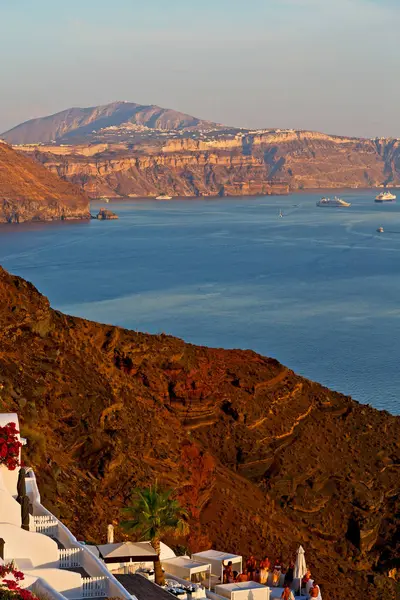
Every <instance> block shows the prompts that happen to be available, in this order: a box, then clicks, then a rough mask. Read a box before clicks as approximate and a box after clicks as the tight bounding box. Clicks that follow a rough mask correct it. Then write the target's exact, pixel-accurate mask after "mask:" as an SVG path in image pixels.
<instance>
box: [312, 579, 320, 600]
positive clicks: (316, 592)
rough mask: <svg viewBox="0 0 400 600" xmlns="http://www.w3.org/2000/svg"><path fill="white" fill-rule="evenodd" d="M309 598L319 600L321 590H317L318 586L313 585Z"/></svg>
mask: <svg viewBox="0 0 400 600" xmlns="http://www.w3.org/2000/svg"><path fill="white" fill-rule="evenodd" d="M310 598H316V599H317V600H321V590H320V589H319V585H317V584H316V583H313V586H312V588H311V589H310Z"/></svg>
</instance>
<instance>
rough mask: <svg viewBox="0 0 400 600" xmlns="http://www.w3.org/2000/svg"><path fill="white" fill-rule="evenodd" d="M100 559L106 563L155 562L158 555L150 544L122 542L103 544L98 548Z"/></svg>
mask: <svg viewBox="0 0 400 600" xmlns="http://www.w3.org/2000/svg"><path fill="white" fill-rule="evenodd" d="M97 548H98V550H99V553H100V557H101V558H102V559H103V560H104V562H106V563H112V562H119V563H122V562H129V561H132V562H144V561H155V560H156V559H157V554H156V551H155V550H154V548H153V547H152V546H151V544H150V542H147V543H145V544H142V543H136V544H134V543H132V542H120V543H117V544H103V545H101V546H97Z"/></svg>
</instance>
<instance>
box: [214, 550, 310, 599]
mask: <svg viewBox="0 0 400 600" xmlns="http://www.w3.org/2000/svg"><path fill="white" fill-rule="evenodd" d="M294 567H295V564H294V562H290V563H289V565H288V567H284V566H283V565H282V561H281V560H276V561H271V560H270V559H269V558H268V556H266V557H265V558H263V559H261V560H260V561H259V562H258V561H257V560H256V559H255V558H254V556H253V555H251V556H250V557H249V558H248V559H247V561H246V564H245V566H244V568H243V571H242V573H238V572H237V571H234V570H233V565H232V561H229V562H228V564H227V565H225V568H224V573H223V583H240V582H242V581H256V582H257V583H261V584H263V585H268V584H269V585H271V586H272V587H280V586H281V581H282V579H283V578H282V576H283V575H284V582H283V586H284V588H283V592H282V595H281V598H282V600H294V594H293V592H292V590H291V585H292V583H293V580H294ZM310 580H311V572H310V570H307V573H306V574H305V576H304V577H303V579H302V582H301V587H302V588H303V587H304V588H306V587H307V584H308V582H309V581H310ZM309 597H310V598H312V599H317V600H320V598H321V594H320V589H319V586H318V585H316V584H315V583H313V585H312V586H311V588H310V590H309Z"/></svg>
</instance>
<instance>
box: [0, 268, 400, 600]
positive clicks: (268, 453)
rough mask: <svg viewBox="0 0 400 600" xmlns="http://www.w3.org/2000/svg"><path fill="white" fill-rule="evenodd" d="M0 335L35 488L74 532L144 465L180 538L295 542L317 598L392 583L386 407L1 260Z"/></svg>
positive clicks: (394, 444) (254, 545)
mask: <svg viewBox="0 0 400 600" xmlns="http://www.w3.org/2000/svg"><path fill="white" fill-rule="evenodd" d="M0 348H1V353H0V410H1V411H18V412H19V414H20V417H21V421H22V433H23V435H24V436H25V437H27V439H28V447H27V453H28V454H27V457H26V460H27V462H28V463H29V464H32V465H33V466H34V467H35V468H37V473H38V475H39V483H40V486H41V491H42V496H43V499H44V502H45V503H46V504H47V505H48V506H49V507H50V508H51V509H52V510H53V511H55V513H56V514H57V515H60V516H61V517H62V519H63V520H65V521H66V522H67V523H68V525H69V526H70V527H71V529H72V530H73V531H75V533H76V534H80V535H82V536H84V537H85V538H86V539H87V540H89V541H94V542H97V543H100V542H102V541H104V540H105V536H106V526H107V524H108V523H110V522H113V521H114V522H117V521H118V519H119V518H120V508H121V507H122V506H123V505H124V504H125V503H126V502H127V501H128V498H129V496H130V493H131V490H132V488H133V487H134V486H136V485H139V486H146V485H148V484H149V483H150V482H151V481H153V480H154V478H155V477H157V478H158V479H159V481H160V482H161V483H163V484H165V485H166V486H170V487H173V488H174V489H176V490H177V493H178V494H179V495H180V497H181V499H182V501H183V502H184V503H185V504H186V506H187V507H188V510H189V512H190V514H191V524H192V534H191V536H190V538H189V540H188V541H187V542H185V543H188V544H189V545H190V547H191V548H192V549H193V550H199V549H204V547H205V546H207V545H208V544H209V543H210V542H211V543H213V544H215V545H216V546H217V547H218V548H220V549H224V550H230V551H234V552H235V551H236V552H239V553H243V554H245V555H246V554H248V553H249V552H250V551H252V552H254V553H255V554H257V555H261V554H265V553H267V554H269V555H270V556H272V557H275V556H282V558H283V560H284V561H287V560H288V559H289V557H290V556H293V553H294V552H295V550H296V547H297V545H298V544H299V543H301V544H303V545H304V546H305V548H306V550H307V559H308V561H309V563H310V564H311V565H312V569H313V572H314V575H315V577H316V579H317V580H318V582H319V583H321V584H322V590H323V596H324V598H325V599H327V600H328V599H332V600H333V599H334V600H342V599H343V600H348V599H357V600H361V599H362V600H364V599H365V598H368V599H369V600H378V599H379V600H388V599H392V600H394V599H395V598H399V588H398V586H397V587H396V583H395V581H394V580H393V579H390V578H389V577H388V573H389V571H391V572H392V574H394V573H395V570H396V568H397V569H398V568H399V567H400V564H399V562H400V561H399V556H400V545H399V544H400V538H399V531H400V529H399V527H400V518H399V515H400V486H399V467H400V444H399V439H400V419H399V418H398V417H393V416H390V415H389V414H388V413H385V412H379V411H376V410H374V409H372V408H370V407H368V406H361V405H359V404H357V403H356V402H354V401H353V400H351V399H350V398H347V397H344V396H342V395H340V394H336V393H334V392H331V391H329V390H327V389H325V388H323V387H321V386H320V385H318V384H316V383H312V382H311V381H309V380H306V379H303V378H301V377H298V376H297V375H295V374H294V373H293V372H292V371H290V370H289V369H287V368H285V367H283V366H282V365H280V364H279V363H278V362H276V361H275V360H271V359H268V358H264V357H262V356H259V355H257V354H255V353H253V352H250V351H236V350H216V349H208V348H203V347H196V346H193V345H189V344H185V343H184V342H183V341H181V340H179V339H176V338H172V337H168V336H165V335H160V336H151V335H146V334H142V333H134V332H130V331H126V330H123V329H120V328H116V327H111V326H106V325H99V324H97V323H92V322H89V321H84V320H81V319H77V318H72V317H68V316H65V315H63V314H61V313H59V312H57V311H53V310H52V309H51V308H50V306H49V303H48V301H47V300H46V298H44V297H43V296H41V295H40V294H39V293H38V292H37V291H36V290H35V288H34V287H33V286H32V285H31V284H29V283H27V282H25V281H23V280H22V279H19V278H17V277H13V276H11V275H9V274H8V273H6V272H5V271H4V270H1V269H0ZM121 536H122V534H121V532H119V533H118V537H119V539H121Z"/></svg>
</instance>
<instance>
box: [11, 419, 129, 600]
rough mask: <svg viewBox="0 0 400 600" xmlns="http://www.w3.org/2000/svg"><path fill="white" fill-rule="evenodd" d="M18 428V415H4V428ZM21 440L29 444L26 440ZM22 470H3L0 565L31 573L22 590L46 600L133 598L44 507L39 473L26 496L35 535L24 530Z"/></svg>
mask: <svg viewBox="0 0 400 600" xmlns="http://www.w3.org/2000/svg"><path fill="white" fill-rule="evenodd" d="M8 423H15V425H16V428H17V430H19V422H18V416H17V415H16V414H15V413H8V414H0V426H1V427H4V426H5V425H7V424H8ZM18 438H19V440H20V441H21V442H22V443H24V440H21V438H20V437H19V434H18ZM18 474H19V470H18V469H16V470H15V471H10V470H8V469H7V467H6V466H5V465H0V539H3V540H4V550H3V556H2V557H0V564H7V563H10V562H11V561H13V562H14V564H15V566H16V568H17V569H18V570H20V571H22V572H23V573H24V574H25V579H24V581H23V582H21V586H23V587H26V588H27V589H30V590H31V591H32V592H33V593H34V594H35V595H36V596H38V598H39V599H41V600H65V599H67V600H80V599H81V598H97V599H98V600H99V599H101V598H111V597H118V598H121V599H123V600H131V599H132V596H131V594H129V593H128V592H127V590H126V589H125V588H124V587H123V586H122V585H121V584H120V583H119V582H118V581H117V579H116V578H115V577H114V576H113V575H112V574H111V573H110V571H109V570H108V569H107V567H106V565H105V564H104V563H103V562H102V561H101V560H100V559H99V558H98V557H96V556H94V555H93V554H92V553H91V552H89V550H88V549H87V548H86V547H85V545H84V544H80V543H79V542H78V541H77V539H76V538H75V536H74V535H73V534H72V533H71V532H70V531H69V529H67V527H65V525H63V524H62V523H61V522H60V521H59V520H58V519H57V518H56V517H55V516H54V515H53V514H52V513H50V512H49V511H48V510H47V509H46V508H45V507H44V506H43V505H42V503H41V500H40V493H39V489H38V486H37V483H36V477H35V473H34V472H33V470H32V469H29V468H28V469H26V478H25V486H26V494H27V496H28V497H29V500H30V502H31V504H32V507H33V515H31V516H30V518H29V531H25V530H24V529H22V528H21V506H20V504H19V503H18V502H17V500H16V498H17V482H18Z"/></svg>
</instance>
